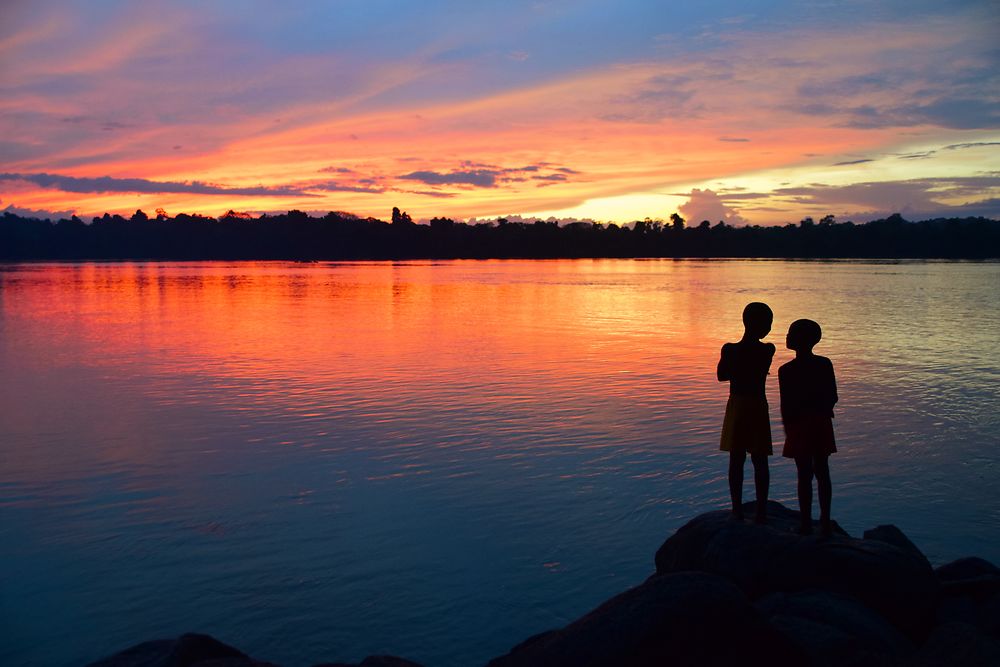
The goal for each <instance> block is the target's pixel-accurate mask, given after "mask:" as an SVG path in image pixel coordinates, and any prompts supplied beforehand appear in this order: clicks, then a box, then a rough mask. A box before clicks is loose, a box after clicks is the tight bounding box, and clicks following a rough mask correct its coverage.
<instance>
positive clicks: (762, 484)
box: [750, 454, 771, 523]
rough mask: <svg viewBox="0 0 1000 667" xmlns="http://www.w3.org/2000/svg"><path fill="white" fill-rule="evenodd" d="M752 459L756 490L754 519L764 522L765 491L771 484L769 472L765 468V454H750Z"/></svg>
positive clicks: (765, 518) (765, 508) (765, 512)
mask: <svg viewBox="0 0 1000 667" xmlns="http://www.w3.org/2000/svg"><path fill="white" fill-rule="evenodd" d="M750 460H751V461H753V483H754V488H755V489H756V491H757V503H756V504H757V512H756V513H755V514H756V516H755V517H754V520H755V521H756V522H757V523H764V522H765V521H766V520H767V491H768V487H770V486H771V472H770V470H768V468H767V454H751V455H750Z"/></svg>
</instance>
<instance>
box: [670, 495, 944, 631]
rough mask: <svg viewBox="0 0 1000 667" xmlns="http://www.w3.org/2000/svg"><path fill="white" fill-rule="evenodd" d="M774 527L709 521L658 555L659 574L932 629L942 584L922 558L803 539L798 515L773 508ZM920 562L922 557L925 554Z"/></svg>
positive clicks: (905, 627) (713, 515)
mask: <svg viewBox="0 0 1000 667" xmlns="http://www.w3.org/2000/svg"><path fill="white" fill-rule="evenodd" d="M768 521H769V523H768V524H767V525H756V524H754V523H751V522H749V521H740V520H736V519H733V518H731V516H730V513H729V512H728V511H717V512H709V513H707V514H702V515H700V516H698V517H696V518H694V519H693V520H691V521H689V522H688V523H687V524H685V525H684V526H682V527H681V528H680V529H679V530H678V531H677V532H676V533H675V534H674V535H673V536H672V537H670V538H669V539H667V541H666V542H664V544H663V546H661V547H660V549H659V550H658V551H657V552H656V572H657V574H666V573H669V572H678V571H684V570H699V571H702V572H711V573H714V574H718V575H720V576H723V577H726V578H728V579H730V580H731V581H733V582H735V583H736V584H737V585H738V586H739V587H740V588H741V589H742V590H743V591H744V592H745V593H746V594H747V595H749V596H750V597H751V598H753V599H756V598H759V597H761V596H763V595H766V594H768V593H775V592H794V591H802V590H808V589H816V590H823V591H829V592H832V593H839V594H841V595H845V596H848V597H852V598H855V599H857V600H859V601H861V602H862V603H863V604H865V605H866V606H867V607H869V608H870V609H872V610H874V611H876V612H878V613H879V614H881V615H883V616H884V617H885V618H886V619H888V620H889V622H890V623H892V624H893V625H894V626H896V627H897V628H899V629H900V630H902V631H903V632H904V633H905V634H907V635H909V636H910V637H912V638H915V639H919V638H922V637H923V636H924V635H925V634H926V632H927V630H928V629H929V628H930V625H931V622H932V620H933V616H934V603H935V599H936V595H937V592H938V581H937V578H936V577H935V576H934V571H933V570H932V569H931V567H930V565H929V564H928V563H927V560H926V558H924V557H923V555H922V554H920V555H917V554H914V553H913V552H912V551H911V550H909V549H902V548H900V547H898V546H895V545H894V544H889V543H887V542H883V541H880V540H859V539H855V538H851V537H848V536H847V535H846V534H843V533H840V534H834V535H833V536H832V537H821V536H818V535H808V536H803V535H798V534H797V533H795V532H794V531H793V529H792V528H793V527H797V526H798V513H797V512H794V511H793V510H789V509H787V508H785V507H783V506H781V505H780V504H778V503H774V502H772V503H769V504H768ZM918 554H919V552H918Z"/></svg>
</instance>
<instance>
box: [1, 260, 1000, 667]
mask: <svg viewBox="0 0 1000 667" xmlns="http://www.w3.org/2000/svg"><path fill="white" fill-rule="evenodd" d="M998 294H1000V264H965V263H887V264H878V263H820V262H771V261H769V262H753V261H749V262H748V261H731V262H730V261H707V262H699V261H681V262H675V261H618V260H613V261H609V260H605V261H590V260H587V261H553V262H521V261H495V262H471V261H470V262H434V263H426V262H413V263H396V264H392V263H379V264H366V263H358V264H355V263H352V264H329V265H327V264H315V265H306V264H283V263H261V264H81V265H66V264H62V265H0V373H2V378H3V382H2V384H0V663H3V664H5V665H21V664H25V665H76V664H80V663H81V662H84V661H87V660H91V659H96V658H98V657H101V656H102V655H105V654H107V653H110V652H113V651H116V650H118V649H120V648H124V647H125V646H127V645H130V644H132V643H135V642H138V641H141V640H145V639H149V638H154V637H166V636H173V635H177V634H180V633H182V632H185V631H192V630H197V631H201V632H208V633H211V634H213V635H216V636H218V637H219V638H221V639H223V640H224V641H227V642H230V643H233V644H235V645H237V646H239V647H241V648H243V649H244V650H247V651H248V652H250V653H251V654H253V655H255V656H257V657H259V658H263V659H267V660H273V661H275V662H279V663H283V664H286V665H289V666H294V665H307V664H311V662H310V661H312V662H319V661H322V660H328V661H334V660H345V661H348V660H349V661H355V660H358V659H360V658H361V657H363V656H364V655H367V654H371V653H385V652H388V653H395V654H399V655H404V656H408V657H410V658H412V659H415V660H418V661H421V662H424V663H426V664H427V665H429V666H446V667H447V666H454V667H459V666H465V665H476V664H481V663H483V662H485V661H486V660H487V659H488V658H489V657H492V656H494V655H497V654H500V653H503V652H505V651H506V650H508V649H509V648H510V647H511V646H513V645H514V644H515V643H517V642H519V641H521V640H522V639H524V638H526V637H527V636H528V635H530V634H533V633H536V632H539V631H542V630H545V629H548V628H551V627H554V626H558V625H561V624H564V623H566V622H567V621H569V620H571V619H573V618H575V617H576V616H578V615H580V614H581V613H583V612H585V611H587V610H588V609H590V608H591V607H592V606H594V605H595V604H597V603H598V602H600V601H602V600H603V599H605V598H606V597H608V596H610V595H612V594H614V593H617V592H620V591H622V590H624V589H625V588H627V587H629V586H631V585H634V584H636V583H638V582H640V581H641V580H642V579H644V578H645V577H646V576H648V575H649V574H650V573H651V572H652V570H653V562H652V558H653V552H654V551H655V549H656V548H657V547H658V546H659V544H660V543H661V542H662V540H663V539H664V538H665V537H666V536H667V535H668V534H669V533H670V532H671V531H672V530H674V529H675V528H677V527H678V526H679V525H681V524H682V523H683V522H684V521H686V520H687V519H689V518H690V517H692V516H693V515H694V514H696V513H698V512H702V511H706V510H709V509H715V508H720V507H724V506H725V505H726V502H727V500H726V496H727V490H726V482H725V476H724V475H725V467H726V462H725V460H724V459H723V458H722V457H721V456H720V453H719V452H718V451H717V448H718V444H717V443H718V435H719V429H720V425H721V418H722V412H723V408H724V405H725V400H726V387H725V386H724V385H721V384H719V383H717V382H716V381H715V377H714V370H715V363H716V361H717V358H718V357H717V355H718V349H719V346H720V345H721V344H722V343H723V342H725V341H727V340H735V339H737V338H738V337H739V335H740V333H741V325H740V312H741V310H742V307H743V305H744V304H745V303H746V302H748V301H751V300H764V301H767V302H768V303H769V304H771V306H772V307H773V309H774V311H775V316H776V320H775V326H774V332H773V333H772V334H771V336H770V337H769V340H772V341H774V342H775V343H777V344H778V346H779V351H778V355H777V357H776V363H775V368H776V367H777V365H778V364H780V363H783V362H784V361H786V360H787V359H789V358H790V353H789V351H788V350H785V349H784V346H783V344H782V343H783V340H784V331H785V330H786V329H787V326H788V324H789V323H790V322H791V321H792V320H793V319H797V318H799V317H811V318H813V319H816V320H818V321H819V322H820V323H821V324H822V325H823V327H824V333H825V340H824V341H823V342H822V343H821V344H820V346H819V347H818V348H817V352H819V353H821V354H825V355H827V356H829V357H831V358H832V360H833V362H834V365H835V367H836V369H837V372H838V379H839V384H840V393H841V404H840V405H839V406H838V411H837V413H838V414H837V419H836V422H835V425H836V428H837V433H838V444H839V446H840V450H841V451H840V453H838V454H836V455H835V457H834V459H833V460H832V464H831V467H832V471H833V479H834V518H836V519H838V520H839V521H840V522H841V523H842V524H843V525H844V526H845V527H846V528H847V529H848V530H849V531H850V532H852V533H860V532H861V531H863V530H864V529H865V528H868V527H871V526H874V525H876V524H879V523H890V522H891V523H895V524H897V525H898V526H900V527H901V528H902V529H903V530H904V531H905V532H906V533H907V534H908V535H909V536H910V537H911V538H912V539H913V540H914V541H915V542H916V543H917V544H918V546H920V547H921V548H923V549H924V550H925V551H926V553H927V554H928V555H929V556H930V558H931V559H932V560H933V561H934V562H936V563H940V562H944V561H947V560H950V559H953V558H956V557H959V556H963V555H968V554H978V555H982V556H984V557H987V558H990V559H991V560H994V561H1000V495H998V494H997V493H996V483H997V475H998V472H1000V467H998V463H997V461H998V447H1000V398H998V392H997V387H998V386H1000V384H998V383H1000V359H998V356H997V349H998V345H1000V310H998V308H997V306H998ZM775 378H776V373H773V375H772V378H771V380H769V387H768V390H769V392H770V394H771V404H772V419H773V420H774V430H775V436H776V438H780V437H781V428H780V425H779V424H778V422H777V411H776V409H775V407H776V406H777V396H776V393H777V386H776V379H775ZM772 461H773V467H772V492H771V493H772V496H773V497H775V498H776V499H778V500H781V501H784V502H788V503H792V504H794V465H793V464H792V463H791V462H790V461H787V460H784V459H781V458H780V457H776V458H775V459H772ZM747 495H748V497H749V496H750V495H752V492H750V490H749V489H748V494H747Z"/></svg>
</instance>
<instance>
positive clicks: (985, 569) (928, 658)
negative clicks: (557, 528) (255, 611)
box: [91, 502, 1000, 667]
mask: <svg viewBox="0 0 1000 667" xmlns="http://www.w3.org/2000/svg"><path fill="white" fill-rule="evenodd" d="M747 505H748V507H747V510H748V511H747V515H748V516H751V515H752V514H753V512H752V507H750V505H751V504H750V503H748V504H747ZM768 511H769V521H768V524H767V525H763V526H761V525H756V524H753V523H750V522H748V521H736V520H733V519H731V518H730V516H729V513H728V512H726V511H715V512H708V513H706V514H701V515H699V516H697V517H695V518H694V519H692V520H691V521H689V522H688V523H687V524H685V525H684V526H682V527H681V528H680V529H679V530H678V531H677V532H676V533H674V534H673V535H672V536H670V537H669V538H668V539H667V540H666V541H665V542H664V543H663V545H662V546H661V547H660V549H659V550H658V551H657V552H656V555H655V559H654V561H655V567H656V569H655V572H654V573H653V574H652V575H651V576H650V577H649V578H648V579H647V580H646V581H645V582H643V583H642V584H640V585H638V586H636V587H634V588H632V589H629V590H627V591H625V592H623V593H621V594H619V595H617V596H615V597H613V598H611V599H610V600H608V601H607V602H605V603H603V604H602V605H600V606H598V607H597V608H596V609H594V610H592V611H591V612H589V613H587V614H586V615H584V616H582V617H581V618H579V619H577V620H576V621H574V622H572V623H570V624H569V625H567V626H565V627H563V628H560V629H555V630H551V631H548V632H544V633H541V634H539V635H536V636H534V637H531V638H529V639H527V640H525V641H523V642H521V643H520V644H517V645H516V646H515V647H514V648H513V649H511V651H510V652H509V653H507V654H506V655H503V656H500V657H497V658H494V659H493V660H491V661H490V662H489V664H488V667H542V666H545V667H563V666H564V667H577V666H581V665H591V666H595V667H596V666H607V667H612V666H629V665H636V666H638V665H659V664H671V665H731V664H737V663H739V662H743V663H747V664H757V663H762V662H767V663H768V664H769V665H823V666H825V665H845V664H850V665H927V666H929V665H970V666H971V665H987V664H1000V569H998V568H997V567H996V566H994V565H993V564H991V563H989V562H987V561H985V560H982V559H979V558H975V557H969V558H962V559H959V560H957V561H954V562H952V563H948V564H946V565H942V566H941V567H938V568H936V569H934V568H932V567H931V565H930V563H929V562H928V560H927V558H926V557H925V556H924V555H923V554H922V553H921V552H920V550H919V549H918V548H917V547H916V546H915V545H914V544H913V543H912V542H911V541H910V540H909V539H908V538H907V537H906V536H905V535H904V534H903V533H902V531H900V530H899V529H898V528H896V527H894V526H891V525H883V526H878V527H876V528H873V529H871V530H867V531H865V533H864V535H863V536H862V537H861V538H855V537H851V536H849V535H848V534H847V533H846V532H844V531H843V530H841V529H840V528H839V527H836V529H835V534H834V535H833V536H832V537H828V538H825V537H822V536H819V535H818V532H817V534H815V535H810V536H802V535H799V534H797V533H796V532H795V528H796V527H797V526H798V524H799V518H798V513H797V512H795V511H793V510H790V509H788V508H786V507H784V506H782V505H780V504H778V503H774V502H772V503H769V507H768ZM334 650H335V649H334ZM323 657H324V656H317V658H318V659H322V658H323ZM329 657H331V658H332V657H335V655H334V656H329ZM270 664H271V663H267V662H264V661H262V660H259V659H255V658H252V657H250V656H247V655H245V654H244V653H242V652H240V651H239V650H237V649H235V648H233V647H230V646H227V645H225V644H223V643H222V642H219V641H218V640H215V639H213V638H211V637H208V636H205V635H184V636H182V637H180V638H178V639H174V640H161V641H152V642H145V643H143V644H139V645H137V646H134V647H132V648H130V649H127V650H125V651H123V652H121V653H118V654H116V655H114V656H111V657H109V658H106V659H104V660H100V661H98V662H95V663H92V665H91V667H126V666H127V667H145V666H147V665H148V666H150V667H152V666H153V665H156V666H157V667H188V666H195V665H198V666H201V667H209V666H211V667H265V666H267V665H270ZM357 664H358V665H359V667H419V664H418V663H415V662H412V661H409V660H406V659H404V658H398V657H392V656H369V657H368V658H365V659H364V660H363V661H362V662H360V663H357ZM321 666H322V667H337V666H339V667H349V665H348V663H337V662H320V663H318V664H317V667H321Z"/></svg>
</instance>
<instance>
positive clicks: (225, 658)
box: [89, 634, 273, 667]
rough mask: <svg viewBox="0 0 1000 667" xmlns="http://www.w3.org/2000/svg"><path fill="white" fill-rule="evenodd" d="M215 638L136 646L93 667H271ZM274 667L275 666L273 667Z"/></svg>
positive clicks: (188, 636)
mask: <svg viewBox="0 0 1000 667" xmlns="http://www.w3.org/2000/svg"><path fill="white" fill-rule="evenodd" d="M268 665H270V663H266V662H259V661H257V660H254V659H253V658H251V657H249V656H247V655H246V654H245V653H242V652H240V651H238V650H237V649H235V648H233V647H232V646H228V645H226V644H223V643H222V642H220V641H219V640H217V639H215V638H214V637H210V636H208V635H199V634H185V635H181V636H180V637H178V638H177V639H162V640H155V641H149V642H144V643H142V644H136V645H135V646H133V647H131V648H127V649H125V650H124V651H122V652H121V653H116V654H115V655H113V656H111V657H109V658H104V659H103V660H98V661H97V662H92V663H90V665H89V667H195V666H197V667H267V666H268ZM271 667H273V666H271Z"/></svg>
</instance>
